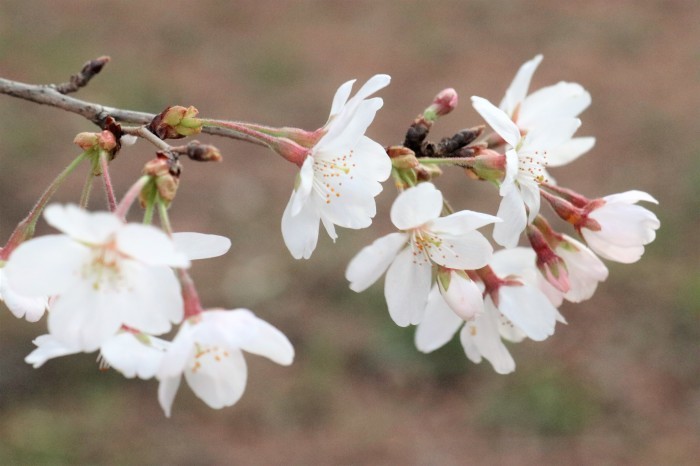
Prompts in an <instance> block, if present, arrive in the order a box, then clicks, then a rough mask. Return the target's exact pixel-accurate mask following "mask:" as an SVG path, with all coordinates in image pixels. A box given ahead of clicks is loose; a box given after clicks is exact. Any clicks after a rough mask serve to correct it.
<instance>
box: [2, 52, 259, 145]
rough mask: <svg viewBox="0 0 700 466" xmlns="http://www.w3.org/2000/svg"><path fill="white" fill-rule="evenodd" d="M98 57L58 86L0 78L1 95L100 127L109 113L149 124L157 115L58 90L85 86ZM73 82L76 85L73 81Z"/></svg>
mask: <svg viewBox="0 0 700 466" xmlns="http://www.w3.org/2000/svg"><path fill="white" fill-rule="evenodd" d="M97 60H100V59H97ZM97 60H92V61H91V62H88V63H87V64H86V65H85V66H84V67H83V70H82V71H81V73H79V74H78V75H75V76H73V77H71V81H70V82H68V83H63V84H59V85H55V84H54V85H51V84H48V85H47V84H44V85H39V84H26V83H22V82H19V81H12V80H9V79H4V78H0V94H6V95H9V96H12V97H17V98H19V99H24V100H28V101H29V102H34V103H36V104H41V105H48V106H50V107H56V108H60V109H62V110H65V111H67V112H71V113H76V114H78V115H80V116H82V117H84V118H86V119H88V120H90V121H91V122H93V123H94V124H96V125H97V126H99V127H100V128H103V125H104V121H105V119H106V118H107V117H108V116H111V117H113V118H114V119H115V120H117V121H119V122H122V123H131V124H140V125H146V124H148V123H150V121H151V120H152V119H153V118H154V117H155V116H156V114H154V113H146V112H138V111H134V110H127V109H121V108H115V107H108V106H106V105H100V104H97V103H94V102H87V101H85V100H80V99H76V98H74V97H70V96H67V95H65V94H63V93H62V92H61V90H63V91H65V92H73V91H75V90H77V89H78V88H80V87H82V86H85V85H86V84H87V83H88V81H89V80H90V78H92V77H93V76H94V75H95V74H97V72H98V71H99V70H97V67H95V66H94V65H93V70H92V74H91V75H89V77H88V73H89V72H86V71H85V69H86V68H88V67H89V66H90V63H92V62H95V61H97ZM105 63H106V62H105ZM103 66H104V63H103ZM100 69H101V68H100ZM81 76H82V77H81ZM73 78H75V79H73ZM74 81H75V84H73V83H74ZM212 121H218V120H212ZM202 132H203V133H206V134H211V135H214V136H222V137H227V138H231V139H236V140H239V141H245V142H250V143H253V144H257V145H261V146H265V144H264V143H262V142H260V141H257V140H255V139H253V138H250V137H247V136H245V135H241V134H239V133H236V132H234V131H231V130H228V129H226V128H214V127H205V128H202Z"/></svg>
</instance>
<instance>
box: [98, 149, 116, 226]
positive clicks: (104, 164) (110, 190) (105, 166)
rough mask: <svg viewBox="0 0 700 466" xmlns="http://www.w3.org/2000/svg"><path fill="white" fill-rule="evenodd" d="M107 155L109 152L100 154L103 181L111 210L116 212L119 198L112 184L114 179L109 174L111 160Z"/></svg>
mask: <svg viewBox="0 0 700 466" xmlns="http://www.w3.org/2000/svg"><path fill="white" fill-rule="evenodd" d="M107 157H108V154H107V152H102V153H101V154H100V168H101V171H102V181H103V183H104V187H105V193H106V194H107V204H108V205H109V211H110V212H114V211H115V210H117V198H116V197H115V196H114V187H113V186H112V179H111V177H110V176H109V160H107Z"/></svg>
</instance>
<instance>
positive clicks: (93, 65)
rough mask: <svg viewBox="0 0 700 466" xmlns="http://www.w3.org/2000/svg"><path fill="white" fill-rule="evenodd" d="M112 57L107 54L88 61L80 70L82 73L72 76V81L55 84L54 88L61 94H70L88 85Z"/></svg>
mask: <svg viewBox="0 0 700 466" xmlns="http://www.w3.org/2000/svg"><path fill="white" fill-rule="evenodd" d="M109 60H110V58H109V57H107V56H102V57H98V58H95V59H94V60H90V61H88V62H87V63H85V64H84V65H83V69H81V70H80V73H78V74H74V75H73V76H71V77H70V81H68V82H66V83H61V84H56V85H54V86H53V87H54V89H56V90H57V91H58V92H60V93H61V94H70V93H71V92H75V91H77V90H78V89H80V88H81V87H85V86H87V84H88V83H89V82H90V80H91V79H92V78H93V77H94V76H95V75H96V74H97V73H99V72H100V71H102V68H103V67H104V66H105V65H106V64H107V63H109Z"/></svg>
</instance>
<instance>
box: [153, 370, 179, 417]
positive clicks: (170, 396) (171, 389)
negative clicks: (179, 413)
mask: <svg viewBox="0 0 700 466" xmlns="http://www.w3.org/2000/svg"><path fill="white" fill-rule="evenodd" d="M180 380H181V376H180V375H177V376H175V377H167V378H163V379H160V383H159V384H158V402H159V403H160V407H161V408H163V412H165V417H170V413H171V410H172V407H173V401H174V400H175V395H176V394H177V389H178V388H179V387H180Z"/></svg>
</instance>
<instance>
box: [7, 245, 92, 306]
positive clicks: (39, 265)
mask: <svg viewBox="0 0 700 466" xmlns="http://www.w3.org/2000/svg"><path fill="white" fill-rule="evenodd" d="M89 261H90V249H89V248H87V247H85V246H83V245H81V244H79V243H76V242H75V241H73V240H72V239H70V238H69V237H67V236H65V235H48V236H41V237H39V238H34V239H31V240H29V241H26V242H24V243H22V244H20V245H19V247H18V248H17V249H15V250H14V251H13V252H12V254H11V255H10V259H9V260H8V262H7V264H6V265H5V269H4V270H5V277H6V278H7V280H8V283H9V286H10V287H11V288H12V289H13V290H14V291H15V292H17V293H19V294H21V295H23V296H27V297H45V296H51V295H55V294H59V293H62V292H63V291H65V290H66V289H68V288H70V287H71V286H72V284H73V283H75V282H76V281H78V280H80V274H81V269H82V267H83V264H85V263H89Z"/></svg>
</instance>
